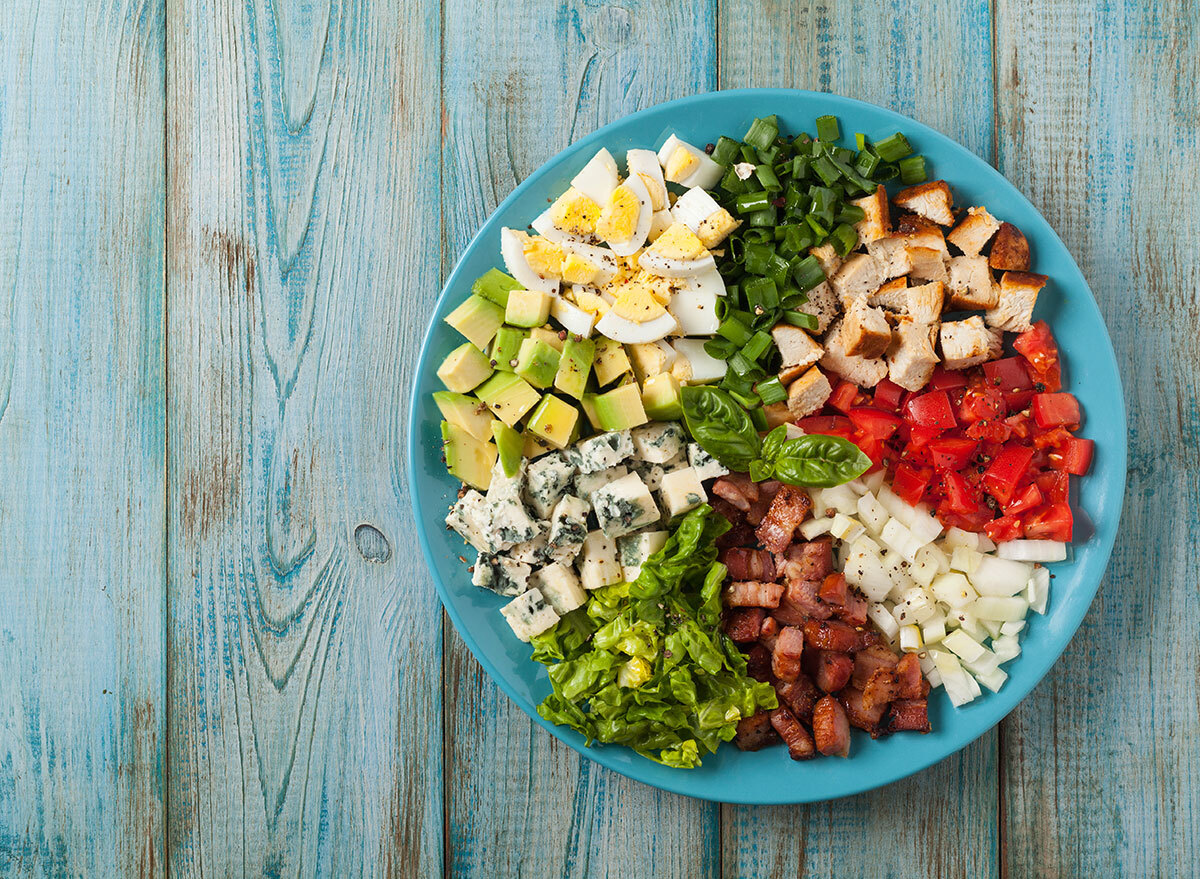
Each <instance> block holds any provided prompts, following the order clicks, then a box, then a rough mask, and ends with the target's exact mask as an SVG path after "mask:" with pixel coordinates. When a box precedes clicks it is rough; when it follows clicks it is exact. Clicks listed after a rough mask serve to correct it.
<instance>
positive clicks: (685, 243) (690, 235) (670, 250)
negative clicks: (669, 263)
mask: <svg viewBox="0 0 1200 879" xmlns="http://www.w3.org/2000/svg"><path fill="white" fill-rule="evenodd" d="M649 249H650V250H651V251H653V252H654V253H657V254H659V255H660V256H665V257H667V258H668V259H685V260H693V259H699V258H700V257H702V256H704V244H703V242H701V241H700V239H699V238H697V237H696V234H695V233H694V232H692V230H691V229H689V228H688V227H687V226H685V225H683V223H673V224H672V225H671V227H670V228H668V229H667V231H665V232H663V233H662V234H661V235H659V236H658V238H657V239H655V241H654V244H653V245H651V246H650V248H649Z"/></svg>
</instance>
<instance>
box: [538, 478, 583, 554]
mask: <svg viewBox="0 0 1200 879" xmlns="http://www.w3.org/2000/svg"><path fill="white" fill-rule="evenodd" d="M590 510H591V505H590V504H588V502H587V501H585V500H583V499H582V498H577V497H575V496H574V495H570V494H569V495H566V496H565V497H564V498H563V499H562V500H560V501H559V502H558V503H557V504H556V505H555V507H554V513H553V515H551V517H550V536H549V538H548V539H547V541H546V558H548V559H552V560H553V561H556V562H570V561H572V560H573V559H574V558H575V556H577V555H579V550H580V549H582V548H583V541H584V539H586V538H587V534H588V523H587V519H588V512H589V511H590Z"/></svg>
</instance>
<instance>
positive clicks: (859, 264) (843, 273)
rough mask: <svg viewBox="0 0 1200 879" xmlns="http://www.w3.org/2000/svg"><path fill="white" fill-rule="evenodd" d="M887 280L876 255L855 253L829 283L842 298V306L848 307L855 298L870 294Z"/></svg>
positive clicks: (839, 297) (840, 298)
mask: <svg viewBox="0 0 1200 879" xmlns="http://www.w3.org/2000/svg"><path fill="white" fill-rule="evenodd" d="M885 280H886V279H885V278H884V277H883V273H882V272H881V271H880V270H879V263H877V262H875V259H874V257H872V256H871V255H870V254H867V253H855V254H853V255H851V257H850V258H849V259H848V260H846V261H845V262H844V263H842V267H841V268H840V269H838V271H837V274H836V275H834V276H833V277H832V278H830V280H829V285H830V286H831V287H833V292H834V293H836V294H837V297H838V299H839V300H841V303H842V308H843V309H846V308H849V307H850V303H851V302H853V301H854V300H855V299H858V298H860V297H861V298H864V299H865V298H866V297H868V296H870V295H871V294H872V293H874V292H875V291H876V290H878V289H879V285H880V284H882V283H883V282H884V281H885Z"/></svg>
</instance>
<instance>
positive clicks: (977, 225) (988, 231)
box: [946, 207, 1000, 256]
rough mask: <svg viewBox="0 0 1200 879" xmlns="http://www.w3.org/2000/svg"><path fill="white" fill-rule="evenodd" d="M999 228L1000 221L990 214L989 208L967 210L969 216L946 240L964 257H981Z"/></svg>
mask: <svg viewBox="0 0 1200 879" xmlns="http://www.w3.org/2000/svg"><path fill="white" fill-rule="evenodd" d="M999 228H1000V221H999V220H997V219H996V218H995V217H993V216H992V215H991V214H989V213H988V209H987V208H984V207H973V208H967V216H966V217H964V218H963V220H962V222H961V223H959V224H958V225H957V226H955V227H954V229H953V230H952V231H951V232H950V234H949V235H947V236H946V238H948V239H949V241H950V243H951V244H953V245H954V246H955V247H957V248H958V249H959V250H961V251H962V252H963V255H964V256H979V251H981V250H983V248H984V246H985V245H986V244H987V243H988V242H989V241H991V240H992V236H993V235H995V234H996V230H997V229H999Z"/></svg>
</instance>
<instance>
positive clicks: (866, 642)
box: [858, 629, 887, 650]
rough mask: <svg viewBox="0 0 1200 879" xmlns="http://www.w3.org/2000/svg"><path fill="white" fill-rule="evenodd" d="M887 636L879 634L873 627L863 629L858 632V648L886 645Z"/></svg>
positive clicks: (864, 648)
mask: <svg viewBox="0 0 1200 879" xmlns="http://www.w3.org/2000/svg"><path fill="white" fill-rule="evenodd" d="M886 646H887V638H885V637H883V635H881V634H879V632H877V631H875V630H874V629H863V630H862V631H861V632H859V633H858V649H859V650H866V649H867V648H868V647H886Z"/></svg>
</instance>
